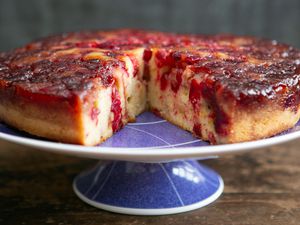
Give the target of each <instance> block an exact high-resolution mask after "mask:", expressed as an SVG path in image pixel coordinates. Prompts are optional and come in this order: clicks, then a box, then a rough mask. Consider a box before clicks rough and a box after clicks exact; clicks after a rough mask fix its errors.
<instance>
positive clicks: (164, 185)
mask: <svg viewBox="0 0 300 225" xmlns="http://www.w3.org/2000/svg"><path fill="white" fill-rule="evenodd" d="M73 188H74V191H75V193H76V194H77V196H78V197H79V198H80V199H81V200H83V201H84V202H86V203H88V204H90V205H92V206H95V207H97V208H100V209H104V210H107V211H111V212H116V213H123V214H132V215H165V214H173V213H181V212H186V211H190V210H193V209H197V208H201V207H203V206H206V205H208V204H209V203H211V202H213V201H215V200H216V199H217V198H218V197H219V196H220V195H221V193H222V192H223V188H224V185H223V180H222V178H221V177H220V176H219V175H218V174H217V173H216V172H214V171H213V170H211V169H209V168H207V167H206V166H204V165H202V164H200V163H199V162H197V161H191V160H183V161H176V162H168V163H133V162H123V161H112V162H100V163H99V164H98V165H97V166H95V167H94V168H93V169H91V170H89V171H86V172H83V173H81V174H80V175H79V176H78V177H76V178H75V180H74V183H73Z"/></svg>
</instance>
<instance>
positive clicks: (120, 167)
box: [0, 112, 300, 215]
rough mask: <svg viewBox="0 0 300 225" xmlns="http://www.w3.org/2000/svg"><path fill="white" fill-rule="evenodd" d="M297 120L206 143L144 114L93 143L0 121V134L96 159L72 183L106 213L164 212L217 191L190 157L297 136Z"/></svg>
mask: <svg viewBox="0 0 300 225" xmlns="http://www.w3.org/2000/svg"><path fill="white" fill-rule="evenodd" d="M299 130H300V122H298V123H297V124H296V125H295V127H293V128H292V129H289V130H287V131H285V132H283V133H281V134H278V135H276V136H274V137H271V138H267V139H262V140H258V141H252V142H244V143H238V144H226V145H209V144H208V143H207V142H204V141H201V140H199V139H197V138H195V137H193V136H192V135H191V134H190V133H188V132H186V131H184V130H182V129H180V128H178V127H176V126H174V125H172V124H170V123H168V122H167V121H165V120H162V119H161V118H159V117H157V116H155V115H153V114H152V113H150V112H146V113H143V114H141V115H140V116H139V117H138V118H137V121H136V123H130V124H128V125H126V126H125V127H124V128H123V129H122V130H121V131H119V132H117V133H116V134H115V135H114V136H113V137H111V138H109V139H108V140H107V141H106V142H104V143H103V144H101V145H99V146H94V147H87V146H79V145H71V144H62V143H57V142H51V141H48V140H44V139H40V138H37V137H35V136H31V135H29V134H26V133H23V132H20V131H17V130H15V129H13V128H11V127H9V126H7V125H5V124H3V123H0V138H1V139H4V140H7V141H11V142H14V143H18V144H22V145H26V146H31V147H34V148H36V149H39V150H46V151H51V152H56V153H63V154H69V155H75V156H79V157H88V158H94V159H99V160H101V161H100V162H99V163H98V164H97V165H96V166H94V167H93V168H92V169H89V170H87V171H84V172H82V173H81V174H79V175H78V176H77V177H76V178H75V179H74V182H73V189H74V191H75V193H76V195H77V196H78V197H79V198H80V199H81V200H83V201H84V202H86V203H88V204H90V205H92V206H95V207H97V208H101V209H104V210H107V211H111V212H117V213H123V214H132V215H165V214H173V213H181V212H186V211H190V210H193V209H197V208H201V207H203V206H206V205H208V204H209V203H211V202H213V201H215V200H216V199H217V198H218V197H219V196H220V195H221V194H222V192H223V188H224V184H223V180H222V178H221V176H220V175H219V174H218V173H216V172H215V171H213V170H212V169H210V168H208V167H206V166H204V165H202V164H201V163H199V162H198V161H196V160H200V161H201V160H205V159H207V158H215V157H218V156H220V155H222V154H229V153H234V152H241V151H247V150H254V149H261V148H264V147H267V146H271V145H276V144H279V143H283V142H287V141H290V140H292V139H296V138H298V137H300V131H299Z"/></svg>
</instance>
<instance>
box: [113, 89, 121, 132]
mask: <svg viewBox="0 0 300 225" xmlns="http://www.w3.org/2000/svg"><path fill="white" fill-rule="evenodd" d="M120 98H121V97H120V94H119V92H118V90H117V89H116V87H113V89H112V94H111V101H112V104H111V112H112V113H113V114H114V119H113V121H112V130H113V132H116V131H118V130H119V129H120V128H121V127H122V126H123V123H122V106H121V99H120Z"/></svg>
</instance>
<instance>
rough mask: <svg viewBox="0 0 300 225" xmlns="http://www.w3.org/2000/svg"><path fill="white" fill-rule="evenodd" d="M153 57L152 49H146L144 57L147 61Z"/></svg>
mask: <svg viewBox="0 0 300 225" xmlns="http://www.w3.org/2000/svg"><path fill="white" fill-rule="evenodd" d="M151 57H152V51H151V50H150V49H145V51H144V55H143V59H144V61H145V62H149V61H150V59H151Z"/></svg>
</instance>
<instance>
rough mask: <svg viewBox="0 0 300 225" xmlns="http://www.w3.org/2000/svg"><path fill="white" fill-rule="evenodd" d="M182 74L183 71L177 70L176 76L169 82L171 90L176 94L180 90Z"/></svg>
mask: <svg viewBox="0 0 300 225" xmlns="http://www.w3.org/2000/svg"><path fill="white" fill-rule="evenodd" d="M182 72H183V71H182V70H181V69H179V70H177V72H176V75H175V79H172V80H171V89H172V91H173V92H175V93H177V92H178V90H179V88H180V85H181V83H182ZM173 76H174V75H173Z"/></svg>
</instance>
